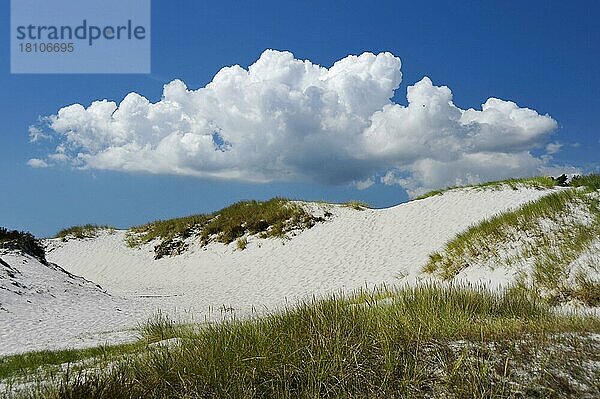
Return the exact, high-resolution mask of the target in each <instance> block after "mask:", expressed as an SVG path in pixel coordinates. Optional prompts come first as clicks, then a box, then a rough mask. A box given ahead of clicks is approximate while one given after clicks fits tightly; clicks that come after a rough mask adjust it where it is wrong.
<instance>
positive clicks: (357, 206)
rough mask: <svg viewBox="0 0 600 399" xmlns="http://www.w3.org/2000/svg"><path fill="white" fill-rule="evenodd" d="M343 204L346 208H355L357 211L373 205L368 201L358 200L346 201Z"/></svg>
mask: <svg viewBox="0 0 600 399" xmlns="http://www.w3.org/2000/svg"><path fill="white" fill-rule="evenodd" d="M342 205H343V206H345V207H346V208H351V209H354V210H355V211H363V210H365V209H368V208H370V207H371V206H370V205H369V204H368V203H366V202H364V201H356V200H352V201H348V202H344V203H343V204H342Z"/></svg>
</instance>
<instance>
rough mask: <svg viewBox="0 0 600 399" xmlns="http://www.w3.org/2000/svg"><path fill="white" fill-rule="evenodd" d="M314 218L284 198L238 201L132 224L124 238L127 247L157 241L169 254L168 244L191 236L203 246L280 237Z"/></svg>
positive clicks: (310, 223) (313, 222)
mask: <svg viewBox="0 0 600 399" xmlns="http://www.w3.org/2000/svg"><path fill="white" fill-rule="evenodd" d="M316 221H317V218H315V217H313V216H312V215H310V214H309V213H308V212H306V211H305V210H304V208H302V206H301V205H299V204H297V203H295V202H292V201H289V200H287V199H285V198H273V199H270V200H268V201H241V202H236V203H235V204H233V205H230V206H228V207H226V208H223V209H221V210H220V211H217V212H214V213H211V214H198V215H191V216H186V217H181V218H175V219H170V220H158V221H155V222H151V223H148V224H145V225H142V226H137V227H132V228H131V229H130V230H129V231H128V233H127V236H126V241H127V244H128V245H129V246H130V247H137V246H139V245H142V244H145V243H148V242H151V241H153V240H160V244H159V246H158V247H157V248H158V249H161V250H162V249H163V248H167V250H166V251H165V254H169V250H168V248H169V246H171V245H173V244H174V245H175V246H177V243H181V242H182V240H185V239H187V238H189V237H192V236H195V237H198V239H199V240H200V242H201V244H202V245H207V244H208V243H210V242H221V243H224V244H229V243H231V242H234V241H236V240H238V239H243V237H244V236H245V235H258V236H260V237H262V238H268V237H283V236H285V234H286V233H288V232H289V231H291V230H295V229H305V228H310V227H312V226H313V225H314V224H315V222H316ZM180 246H181V244H180V245H179V246H178V247H177V248H179V247H180ZM157 255H158V254H157ZM161 256H162V255H161Z"/></svg>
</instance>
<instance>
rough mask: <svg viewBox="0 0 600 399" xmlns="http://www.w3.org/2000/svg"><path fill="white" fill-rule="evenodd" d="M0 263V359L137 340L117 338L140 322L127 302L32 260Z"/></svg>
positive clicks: (129, 334) (10, 256) (12, 256)
mask: <svg viewBox="0 0 600 399" xmlns="http://www.w3.org/2000/svg"><path fill="white" fill-rule="evenodd" d="M0 259H1V260H2V261H3V262H4V263H5V264H3V263H2V262H0V355H3V354H10V353H15V352H24V351H32V350H42V349H48V348H63V347H69V346H75V347H83V346H96V345H101V344H104V343H115V342H121V341H130V340H132V339H134V338H135V336H136V332H134V331H114V332H113V330H123V326H124V325H133V324H134V323H135V322H136V319H138V318H139V316H140V315H139V314H136V312H135V311H134V309H131V308H128V306H129V305H128V303H127V301H126V300H123V299H118V298H115V297H112V296H110V295H108V294H107V293H105V292H103V291H102V290H101V289H100V288H99V287H97V286H96V285H95V284H93V283H91V282H89V281H86V280H84V279H82V278H81V277H76V276H72V275H69V274H68V273H65V272H64V271H63V270H61V269H60V268H59V267H57V266H53V265H49V266H46V265H44V264H42V263H40V261H38V260H37V259H35V258H32V257H30V256H26V255H21V254H17V253H2V254H0ZM6 265H8V266H6Z"/></svg>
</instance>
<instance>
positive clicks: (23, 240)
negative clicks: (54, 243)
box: [0, 227, 46, 262]
mask: <svg viewBox="0 0 600 399" xmlns="http://www.w3.org/2000/svg"><path fill="white" fill-rule="evenodd" d="M0 248H5V249H11V250H18V251H21V252H23V253H26V254H28V255H31V256H33V257H35V258H38V259H39V260H41V261H43V262H45V261H46V251H44V247H43V246H42V245H41V244H40V242H39V241H38V240H37V239H36V238H35V237H34V236H33V234H31V233H29V232H25V231H17V230H8V229H7V228H5V227H0Z"/></svg>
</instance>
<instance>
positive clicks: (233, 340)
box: [16, 286, 600, 398]
mask: <svg viewBox="0 0 600 399" xmlns="http://www.w3.org/2000/svg"><path fill="white" fill-rule="evenodd" d="M358 297H360V298H361V300H358V301H357V299H356V298H358ZM165 320H166V319H164V318H161V319H160V320H159V322H154V324H153V325H151V326H147V327H146V330H147V331H152V334H153V336H154V337H156V336H157V335H156V334H158V336H162V337H163V338H168V337H171V336H174V335H176V336H179V340H178V341H177V343H176V344H175V345H174V346H171V347H151V348H150V347H148V348H146V349H144V350H141V351H140V352H137V353H136V354H135V355H130V356H125V357H120V358H119V359H118V360H115V362H113V363H111V365H110V367H106V368H104V369H103V370H98V369H93V368H92V369H88V370H86V371H82V372H80V373H72V372H71V373H69V374H66V373H65V374H58V375H56V376H55V377H54V378H53V379H52V380H51V382H49V383H47V384H39V385H36V386H34V387H32V388H28V389H27V388H26V389H25V391H22V392H21V393H20V394H17V395H16V396H17V397H39V398H82V397H86V398H321V397H327V398H399V397H408V398H425V397H445V398H512V397H544V398H559V397H560V398H563V397H573V398H575V397H578V398H585V397H590V398H591V397H597V396H598V395H600V387H599V386H598V384H597V381H598V380H599V378H600V340H597V339H595V338H594V337H595V335H593V334H592V335H590V334H589V333H591V332H593V333H599V332H600V320H598V319H592V318H582V317H574V316H559V315H556V314H553V313H552V312H550V310H549V308H548V307H547V305H546V304H545V303H544V302H541V301H536V300H535V299H531V298H529V297H527V296H525V295H522V294H521V293H519V292H518V291H509V292H507V293H503V294H492V293H489V292H487V291H483V290H479V289H469V288H459V287H445V288H443V287H440V286H421V287H417V288H405V289H400V290H398V291H379V292H374V293H362V294H360V295H359V296H357V297H354V298H347V299H345V298H339V297H338V298H330V299H327V300H322V301H315V302H313V303H310V304H304V305H301V306H299V307H297V308H295V309H291V310H288V311H286V312H283V313H278V314H274V315H271V316H268V317H265V318H260V319H255V320H246V321H234V322H228V323H224V324H215V325H209V326H204V327H197V328H186V329H177V328H175V327H174V326H173V325H172V324H171V323H169V322H168V321H165ZM161 331H162V333H161Z"/></svg>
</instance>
